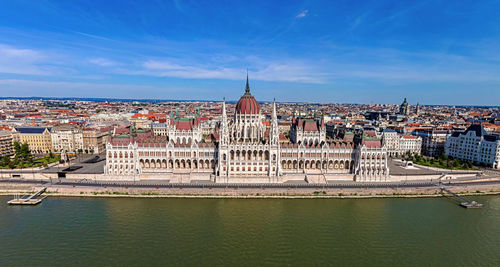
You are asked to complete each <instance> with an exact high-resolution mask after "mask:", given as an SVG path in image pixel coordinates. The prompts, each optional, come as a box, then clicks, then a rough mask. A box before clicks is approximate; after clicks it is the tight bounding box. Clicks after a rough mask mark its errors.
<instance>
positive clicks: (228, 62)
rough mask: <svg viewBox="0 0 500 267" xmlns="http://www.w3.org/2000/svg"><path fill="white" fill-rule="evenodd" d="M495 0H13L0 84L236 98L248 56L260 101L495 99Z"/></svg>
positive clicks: (0, 22) (11, 90)
mask: <svg viewBox="0 0 500 267" xmlns="http://www.w3.org/2000/svg"><path fill="white" fill-rule="evenodd" d="M498 5H499V4H498V3H496V2H494V1H490V2H489V3H488V4H485V3H484V2H482V3H468V4H467V5H463V4H462V3H447V2H439V1H438V2H435V1H432V2H429V1H423V2H418V3H415V2H406V1H402V2H398V3H393V2H391V1H383V2H381V1H366V2H364V3H362V4H353V3H349V2H348V1H345V2H344V1H340V2H336V3H329V2H326V1H325V2H314V3H309V2H303V1H292V2H287V5H282V4H280V3H265V2H256V3H253V4H251V5H247V4H242V3H227V4H224V5H222V4H212V3H210V4H209V3H208V2H207V3H190V2H185V1H183V2H181V1H173V2H168V1H166V2H156V3H155V4H151V5H144V6H140V5H136V4H133V3H124V4H123V5H122V6H114V5H109V4H108V5H106V4H99V5H97V4H95V3H91V2H88V3H79V4H77V3H65V2H57V1H56V2H52V1H48V2H36V3H31V2H30V3H29V5H27V4H26V3H23V2H16V3H13V2H11V3H6V4H5V8H3V9H2V11H0V14H1V15H2V16H1V17H2V19H0V92H1V93H2V95H3V96H5V97H32V96H34V97H97V98H121V99H173V100H216V101H219V100H221V99H222V98H223V97H226V98H227V99H231V100H236V99H238V98H239V97H240V96H241V94H242V92H243V88H244V80H245V72H246V69H247V68H248V70H249V73H250V82H251V86H252V92H253V94H254V95H256V96H257V97H258V99H260V100H261V101H271V100H272V99H273V98H274V97H275V98H276V99H277V101H279V102H318V103H319V102H321V103H325V102H331V103H359V104H399V103H401V100H402V99H403V98H404V97H407V98H408V100H409V101H410V103H411V104H415V103H417V102H419V103H420V104H424V105H478V106H479V105H480V106H496V105H498V100H499V99H500V93H499V91H500V90H498V85H499V84H500V80H499V78H498V77H497V76H498V75H496V73H498V72H499V71H500V65H499V64H498V63H499V59H498V57H496V56H495V55H496V54H497V52H498V45H497V44H498V40H499V32H498V29H497V27H496V25H498V22H499V19H498V18H497V17H496V15H495V14H496V13H495V10H497V9H496V8H495V7H498ZM13 10H16V12H12V11H13ZM478 28H480V29H481V30H480V31H477V29H478ZM311 92H314V93H311Z"/></svg>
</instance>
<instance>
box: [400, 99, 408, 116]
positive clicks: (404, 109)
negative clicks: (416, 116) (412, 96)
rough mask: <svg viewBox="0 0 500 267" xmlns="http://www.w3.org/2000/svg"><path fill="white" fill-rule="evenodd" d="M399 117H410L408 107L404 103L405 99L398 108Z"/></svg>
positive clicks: (406, 103) (405, 102)
mask: <svg viewBox="0 0 500 267" xmlns="http://www.w3.org/2000/svg"><path fill="white" fill-rule="evenodd" d="M399 115H404V116H408V115H410V105H409V104H408V102H407V101H406V97H405V99H404V101H403V103H402V104H401V106H399Z"/></svg>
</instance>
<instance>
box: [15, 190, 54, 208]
mask: <svg viewBox="0 0 500 267" xmlns="http://www.w3.org/2000/svg"><path fill="white" fill-rule="evenodd" d="M45 190H47V187H44V188H42V189H40V190H38V191H37V192H35V193H33V194H31V195H29V196H27V195H24V196H21V197H19V196H15V197H14V199H12V200H10V201H8V202H7V204H9V205H37V204H39V203H40V202H42V200H44V199H45V198H46V197H47V196H44V197H42V198H37V197H39V196H40V195H41V194H43V193H44V192H45Z"/></svg>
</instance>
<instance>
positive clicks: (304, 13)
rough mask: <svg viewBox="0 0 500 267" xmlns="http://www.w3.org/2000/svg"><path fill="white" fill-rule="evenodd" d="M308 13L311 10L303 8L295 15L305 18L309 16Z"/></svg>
mask: <svg viewBox="0 0 500 267" xmlns="http://www.w3.org/2000/svg"><path fill="white" fill-rule="evenodd" d="M307 13H309V10H307V9H306V10H303V11H302V12H300V13H299V14H298V15H297V16H295V17H296V18H298V19H300V18H304V17H305V16H307Z"/></svg>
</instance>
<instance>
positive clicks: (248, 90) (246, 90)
mask: <svg viewBox="0 0 500 267" xmlns="http://www.w3.org/2000/svg"><path fill="white" fill-rule="evenodd" d="M245 94H247V95H249V94H250V83H249V82H248V69H247V85H246V88H245Z"/></svg>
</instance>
